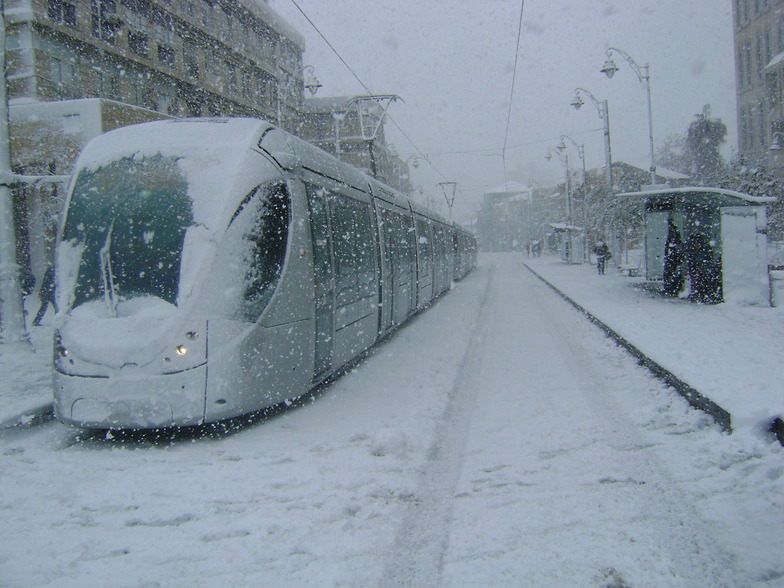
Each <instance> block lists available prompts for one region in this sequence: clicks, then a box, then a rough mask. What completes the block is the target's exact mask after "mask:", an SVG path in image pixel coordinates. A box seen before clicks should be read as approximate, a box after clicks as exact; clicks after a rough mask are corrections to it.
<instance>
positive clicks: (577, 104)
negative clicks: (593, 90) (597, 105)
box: [571, 94, 585, 110]
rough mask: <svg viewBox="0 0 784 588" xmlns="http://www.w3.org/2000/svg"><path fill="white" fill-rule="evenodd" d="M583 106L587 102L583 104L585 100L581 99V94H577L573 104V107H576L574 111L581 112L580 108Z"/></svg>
mask: <svg viewBox="0 0 784 588" xmlns="http://www.w3.org/2000/svg"><path fill="white" fill-rule="evenodd" d="M583 104H585V102H583V99H582V98H581V97H580V95H579V94H575V95H574V99H573V100H572V102H571V105H572V106H574V109H575V110H580V107H581V106H582V105H583Z"/></svg>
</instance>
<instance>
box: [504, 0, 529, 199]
mask: <svg viewBox="0 0 784 588" xmlns="http://www.w3.org/2000/svg"><path fill="white" fill-rule="evenodd" d="M524 9H525V0H520V18H519V20H518V22H517V44H516V45H515V59H514V68H513V70H512V87H511V89H510V90H509V109H508V110H507V112H506V131H505V132H504V148H503V149H502V151H501V156H502V160H503V162H504V185H506V181H507V180H506V146H507V142H508V140H509V123H510V121H511V120H512V104H514V91H515V80H516V79H517V62H518V59H519V57H520V38H521V37H522V34H523V10H524Z"/></svg>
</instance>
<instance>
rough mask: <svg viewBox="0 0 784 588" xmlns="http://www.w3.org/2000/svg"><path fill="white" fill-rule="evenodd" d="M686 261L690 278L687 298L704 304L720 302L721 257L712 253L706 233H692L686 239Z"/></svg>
mask: <svg viewBox="0 0 784 588" xmlns="http://www.w3.org/2000/svg"><path fill="white" fill-rule="evenodd" d="M686 263H687V265H688V268H689V277H690V278H691V291H690V292H689V298H690V299H691V300H693V301H694V302H701V303H706V304H716V303H718V302H721V301H722V291H721V290H722V288H721V258H720V257H718V256H716V255H714V252H713V248H712V247H711V243H710V240H709V239H708V237H707V236H706V235H704V234H702V233H692V234H691V235H690V236H689V238H688V239H687V240H686Z"/></svg>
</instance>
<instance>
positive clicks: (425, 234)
mask: <svg viewBox="0 0 784 588" xmlns="http://www.w3.org/2000/svg"><path fill="white" fill-rule="evenodd" d="M416 227H417V256H418V257H419V267H420V269H421V271H422V274H423V275H429V274H430V272H431V271H432V258H433V239H432V238H431V236H430V227H429V226H428V224H427V222H426V221H424V220H423V219H417V221H416Z"/></svg>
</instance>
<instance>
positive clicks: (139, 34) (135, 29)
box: [128, 11, 150, 57]
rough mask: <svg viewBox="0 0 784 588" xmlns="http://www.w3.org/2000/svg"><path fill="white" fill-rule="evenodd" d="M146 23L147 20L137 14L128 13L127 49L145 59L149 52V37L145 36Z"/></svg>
mask: <svg viewBox="0 0 784 588" xmlns="http://www.w3.org/2000/svg"><path fill="white" fill-rule="evenodd" d="M147 30H148V23H147V19H146V18H145V17H144V16H142V15H141V14H139V13H137V12H132V11H129V12H128V49H130V50H131V51H132V52H134V53H136V55H141V56H142V57H147V52H148V50H149V44H150V43H149V41H150V37H149V35H148V34H147Z"/></svg>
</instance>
